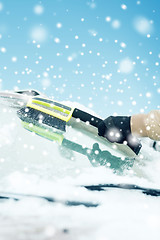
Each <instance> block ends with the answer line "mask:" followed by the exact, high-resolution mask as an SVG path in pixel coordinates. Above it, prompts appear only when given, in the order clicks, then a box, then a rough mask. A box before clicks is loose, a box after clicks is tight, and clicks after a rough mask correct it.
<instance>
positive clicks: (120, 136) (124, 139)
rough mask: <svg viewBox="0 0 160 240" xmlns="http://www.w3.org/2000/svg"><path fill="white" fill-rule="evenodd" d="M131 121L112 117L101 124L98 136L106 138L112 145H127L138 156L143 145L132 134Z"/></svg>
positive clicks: (127, 118)
mask: <svg viewBox="0 0 160 240" xmlns="http://www.w3.org/2000/svg"><path fill="white" fill-rule="evenodd" d="M130 120H131V117H123V116H118V117H113V116H110V117H108V118H106V119H105V120H104V121H101V122H100V124H99V126H98V135H99V136H102V137H104V138H106V139H107V140H108V141H110V142H111V143H114V142H115V143H120V144H126V145H128V146H129V147H130V148H131V149H132V150H133V151H134V152H135V153H136V154H138V153H139V151H140V149H141V144H140V142H139V140H138V139H137V138H136V137H134V136H133V135H132V133H131V127H130Z"/></svg>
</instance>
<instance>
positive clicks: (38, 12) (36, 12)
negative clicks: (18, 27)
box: [34, 5, 44, 15]
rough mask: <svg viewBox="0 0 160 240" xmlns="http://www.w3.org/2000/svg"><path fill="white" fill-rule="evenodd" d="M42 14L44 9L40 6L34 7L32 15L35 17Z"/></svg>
mask: <svg viewBox="0 0 160 240" xmlns="http://www.w3.org/2000/svg"><path fill="white" fill-rule="evenodd" d="M43 12H44V8H43V6H41V5H36V6H35V7H34V13H35V14H37V15H41V14H42V13H43Z"/></svg>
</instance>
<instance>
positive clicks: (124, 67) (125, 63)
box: [119, 58, 134, 73]
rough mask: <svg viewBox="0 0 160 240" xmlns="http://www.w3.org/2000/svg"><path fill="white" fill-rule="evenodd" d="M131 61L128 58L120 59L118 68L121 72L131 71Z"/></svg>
mask: <svg viewBox="0 0 160 240" xmlns="http://www.w3.org/2000/svg"><path fill="white" fill-rule="evenodd" d="M133 66H134V65H133V62H132V61H131V59H130V58H125V59H123V60H121V62H120V64H119V69H120V72H121V73H131V72H132V71H133Z"/></svg>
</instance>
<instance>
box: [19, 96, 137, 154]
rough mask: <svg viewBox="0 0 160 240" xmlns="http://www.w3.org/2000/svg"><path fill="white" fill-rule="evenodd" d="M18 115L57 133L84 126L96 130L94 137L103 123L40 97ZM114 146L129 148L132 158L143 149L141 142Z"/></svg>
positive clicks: (85, 113)
mask: <svg viewBox="0 0 160 240" xmlns="http://www.w3.org/2000/svg"><path fill="white" fill-rule="evenodd" d="M17 114H18V116H19V118H20V119H21V120H22V121H23V122H27V123H31V124H33V125H34V126H40V127H41V126H42V127H44V128H48V129H51V128H52V129H53V131H55V132H56V131H57V130H59V131H62V132H65V131H66V125H71V126H73V128H74V127H79V126H80V125H83V126H82V129H83V128H85V129H87V130H89V131H90V130H91V131H92V130H94V131H93V132H94V135H97V136H98V125H99V123H100V122H101V121H102V119H100V118H98V117H96V116H93V115H91V114H89V113H87V112H85V111H83V110H80V109H78V108H73V107H70V106H66V105H64V104H62V103H60V102H57V101H54V100H50V99H47V98H42V97H39V96H36V97H33V98H30V99H29V100H28V103H27V104H26V106H25V107H23V108H21V109H20V110H18V111H17ZM91 128H92V129H91ZM99 138H101V139H104V140H105V141H106V143H107V142H108V140H107V139H106V138H103V137H99ZM112 144H113V143H111V145H112ZM114 145H116V147H118V148H119V149H120V151H122V152H126V149H127V148H128V150H127V151H128V152H129V151H131V152H132V154H131V153H130V156H131V155H132V156H134V155H135V156H136V155H138V153H139V151H140V148H141V144H140V142H139V140H137V142H136V143H134V144H132V143H129V142H128V143H127V145H128V146H127V145H125V144H117V143H114Z"/></svg>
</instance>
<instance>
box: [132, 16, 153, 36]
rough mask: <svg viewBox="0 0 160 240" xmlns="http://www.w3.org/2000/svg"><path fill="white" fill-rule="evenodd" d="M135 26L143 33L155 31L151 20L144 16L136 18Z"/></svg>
mask: <svg viewBox="0 0 160 240" xmlns="http://www.w3.org/2000/svg"><path fill="white" fill-rule="evenodd" d="M133 26H134V28H135V30H136V31H137V32H138V33H140V34H142V35H146V34H149V33H151V32H152V31H153V25H152V24H151V22H150V21H149V20H148V19H147V18H145V17H142V16H141V17H136V18H135V19H134V21H133Z"/></svg>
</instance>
